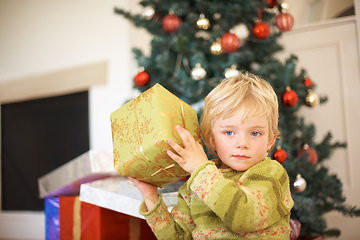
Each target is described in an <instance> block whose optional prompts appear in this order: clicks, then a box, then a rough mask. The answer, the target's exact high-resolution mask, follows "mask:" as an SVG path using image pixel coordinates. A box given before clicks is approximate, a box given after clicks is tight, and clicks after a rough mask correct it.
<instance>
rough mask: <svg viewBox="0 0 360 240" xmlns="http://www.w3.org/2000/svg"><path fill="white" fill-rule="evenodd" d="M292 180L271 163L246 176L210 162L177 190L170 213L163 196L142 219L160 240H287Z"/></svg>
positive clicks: (255, 169)
mask: <svg viewBox="0 0 360 240" xmlns="http://www.w3.org/2000/svg"><path fill="white" fill-rule="evenodd" d="M293 205H294V202H293V200H292V198H291V192H290V186H289V177H288V175H287V172H286V170H285V169H284V168H283V167H282V165H281V164H280V163H278V162H277V161H275V160H271V159H270V158H265V159H264V160H263V161H262V162H260V163H258V164H256V165H254V166H252V167H251V168H249V169H248V170H246V171H244V172H238V171H235V170H232V169H218V168H217V167H216V166H215V163H214V162H212V161H209V162H207V163H205V164H203V165H201V166H200V167H199V168H198V169H196V170H195V171H194V173H193V174H192V175H191V177H190V179H189V180H188V181H187V182H186V183H185V184H184V185H183V186H182V187H181V188H180V189H179V195H178V204H177V205H176V206H175V207H174V208H173V209H172V211H171V213H169V212H168V210H167V207H166V205H165V204H164V202H163V200H162V197H161V195H160V198H159V201H158V202H157V203H156V204H155V206H154V208H153V209H152V210H151V211H147V208H146V206H145V204H144V203H142V204H141V206H140V214H142V215H144V216H145V218H146V221H147V222H148V224H149V226H150V227H151V229H152V230H153V232H154V233H155V235H156V236H157V238H158V239H171V240H175V239H179V240H180V239H181V240H183V239H289V238H290V226H289V221H290V210H291V208H292V207H293Z"/></svg>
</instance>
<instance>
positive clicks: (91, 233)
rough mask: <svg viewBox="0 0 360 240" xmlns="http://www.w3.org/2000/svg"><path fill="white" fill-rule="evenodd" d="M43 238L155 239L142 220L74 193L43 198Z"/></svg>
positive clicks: (67, 239)
mask: <svg viewBox="0 0 360 240" xmlns="http://www.w3.org/2000/svg"><path fill="white" fill-rule="evenodd" d="M45 202H46V203H48V204H49V206H50V208H49V206H48V209H49V210H50V211H46V212H45V213H46V217H45V218H46V239H47V240H58V239H60V240H71V239H73V240H113V239H114V240H115V239H133V240H145V239H146V240H148V239H150V240H151V239H156V238H155V236H154V234H153V233H152V231H151V229H150V227H149V226H148V225H147V223H146V221H145V220H142V219H138V218H135V217H131V216H128V215H125V214H121V213H117V212H114V211H111V210H109V209H105V208H101V207H99V206H95V205H92V204H88V203H85V202H81V201H80V200H79V197H78V196H63V197H53V198H46V199H45Z"/></svg>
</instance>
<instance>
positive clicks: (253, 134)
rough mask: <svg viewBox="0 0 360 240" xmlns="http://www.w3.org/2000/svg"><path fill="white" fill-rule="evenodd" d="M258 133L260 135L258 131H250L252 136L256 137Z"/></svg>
mask: <svg viewBox="0 0 360 240" xmlns="http://www.w3.org/2000/svg"><path fill="white" fill-rule="evenodd" d="M259 135H260V133H259V132H252V133H251V136H254V137H257V136H259Z"/></svg>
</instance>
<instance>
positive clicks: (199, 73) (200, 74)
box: [190, 63, 206, 81]
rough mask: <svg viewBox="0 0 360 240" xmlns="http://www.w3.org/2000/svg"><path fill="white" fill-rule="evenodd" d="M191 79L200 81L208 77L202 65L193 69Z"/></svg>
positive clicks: (198, 64)
mask: <svg viewBox="0 0 360 240" xmlns="http://www.w3.org/2000/svg"><path fill="white" fill-rule="evenodd" d="M190 74H191V78H192V79H194V80H196V81H199V80H201V79H203V78H204V77H205V76H206V71H205V69H203V68H202V67H201V64H200V63H197V64H196V65H195V67H194V68H193V69H191V73H190Z"/></svg>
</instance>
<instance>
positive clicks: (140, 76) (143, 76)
mask: <svg viewBox="0 0 360 240" xmlns="http://www.w3.org/2000/svg"><path fill="white" fill-rule="evenodd" d="M134 82H135V85H136V86H138V87H143V86H145V85H146V84H148V83H149V82H150V75H149V73H147V72H146V71H145V70H144V69H140V71H139V72H138V73H137V74H136V76H135V78H134Z"/></svg>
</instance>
